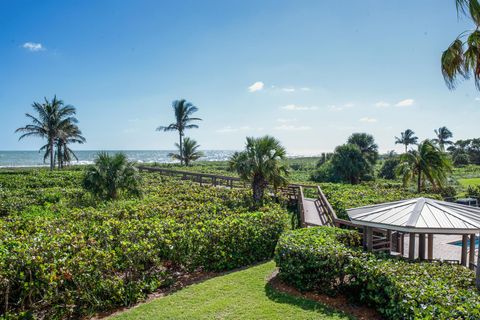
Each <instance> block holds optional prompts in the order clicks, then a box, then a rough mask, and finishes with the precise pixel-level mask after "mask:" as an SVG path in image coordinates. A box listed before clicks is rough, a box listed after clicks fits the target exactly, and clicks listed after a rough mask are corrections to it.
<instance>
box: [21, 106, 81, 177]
mask: <svg viewBox="0 0 480 320" xmlns="http://www.w3.org/2000/svg"><path fill="white" fill-rule="evenodd" d="M32 108H33V109H34V110H35V112H36V113H37V114H38V115H37V116H33V115H31V114H30V113H26V114H25V115H26V116H27V118H29V119H30V121H31V124H28V125H26V126H25V127H21V128H18V129H17V130H15V132H22V133H23V134H22V135H21V136H20V138H19V139H18V140H21V139H23V138H25V137H40V138H43V139H46V140H47V145H48V148H47V149H48V154H49V157H50V170H53V168H54V166H55V156H54V148H55V141H56V139H57V138H58V136H59V134H60V131H61V128H62V127H65V126H66V125H67V124H68V123H77V122H78V121H77V119H76V118H75V117H74V115H75V113H76V111H75V107H73V106H71V105H64V103H63V101H62V100H59V99H57V96H54V97H53V99H52V100H51V101H48V100H47V98H45V102H44V103H38V102H34V103H33V104H32Z"/></svg>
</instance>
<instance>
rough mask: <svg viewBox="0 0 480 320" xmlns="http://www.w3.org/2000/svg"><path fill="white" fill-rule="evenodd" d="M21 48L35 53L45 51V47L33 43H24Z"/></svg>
mask: <svg viewBox="0 0 480 320" xmlns="http://www.w3.org/2000/svg"><path fill="white" fill-rule="evenodd" d="M22 47H23V48H24V49H27V50H28V51H32V52H36V51H43V50H45V47H44V46H42V44H41V43H35V42H25V43H24V44H23V45H22Z"/></svg>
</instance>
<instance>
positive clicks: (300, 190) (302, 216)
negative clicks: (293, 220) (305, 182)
mask: <svg viewBox="0 0 480 320" xmlns="http://www.w3.org/2000/svg"><path fill="white" fill-rule="evenodd" d="M297 201H298V212H299V213H300V227H302V228H304V227H305V203H304V202H305V196H304V195H303V187H302V186H299V187H298V200H297Z"/></svg>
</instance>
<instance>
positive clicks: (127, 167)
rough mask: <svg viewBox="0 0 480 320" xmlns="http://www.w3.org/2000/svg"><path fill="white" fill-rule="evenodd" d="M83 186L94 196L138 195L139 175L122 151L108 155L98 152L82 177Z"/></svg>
mask: <svg viewBox="0 0 480 320" xmlns="http://www.w3.org/2000/svg"><path fill="white" fill-rule="evenodd" d="M83 186H84V188H85V189H86V190H88V191H89V192H91V193H92V194H93V195H94V196H96V197H98V198H100V199H105V200H115V199H117V198H118V197H119V196H120V194H122V193H123V194H128V195H132V196H140V195H141V190H140V175H139V174H138V170H137V168H136V167H135V166H134V164H133V163H132V162H129V161H128V159H127V156H126V155H125V154H123V153H117V154H115V155H109V154H108V153H106V152H100V153H99V154H98V155H97V158H96V159H95V161H94V164H93V165H92V166H89V167H88V168H87V170H86V172H85V176H84V178H83Z"/></svg>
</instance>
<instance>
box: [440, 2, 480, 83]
mask: <svg viewBox="0 0 480 320" xmlns="http://www.w3.org/2000/svg"><path fill="white" fill-rule="evenodd" d="M456 4H457V13H458V14H463V15H466V16H467V17H468V18H470V19H471V20H472V22H473V23H474V24H475V28H474V29H473V31H471V32H463V33H461V34H460V35H459V36H458V37H457V39H455V41H453V42H452V43H451V44H450V46H449V47H448V48H447V50H445V51H444V52H443V54H442V58H441V69H442V75H443V78H444V79H445V83H446V85H447V87H448V88H449V89H450V90H452V89H455V87H456V85H457V83H458V82H459V80H461V79H468V78H469V77H470V76H471V75H473V77H474V80H475V85H476V87H477V89H479V90H480V30H479V27H480V4H479V2H478V0H456Z"/></svg>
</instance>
